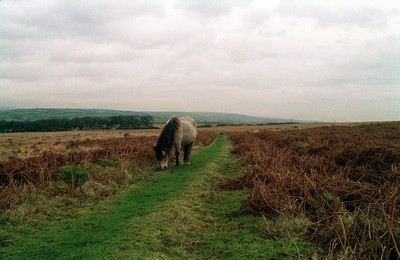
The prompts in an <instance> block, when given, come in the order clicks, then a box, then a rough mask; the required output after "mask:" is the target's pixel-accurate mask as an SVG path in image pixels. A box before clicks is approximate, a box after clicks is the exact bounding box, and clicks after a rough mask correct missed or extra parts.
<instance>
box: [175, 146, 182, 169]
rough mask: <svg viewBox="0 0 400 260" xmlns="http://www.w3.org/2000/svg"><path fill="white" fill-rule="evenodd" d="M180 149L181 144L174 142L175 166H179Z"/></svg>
mask: <svg viewBox="0 0 400 260" xmlns="http://www.w3.org/2000/svg"><path fill="white" fill-rule="evenodd" d="M180 149H181V145H180V144H179V145H177V144H175V159H176V162H175V166H179V150H180Z"/></svg>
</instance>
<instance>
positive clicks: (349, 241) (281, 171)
mask: <svg viewBox="0 0 400 260" xmlns="http://www.w3.org/2000/svg"><path fill="white" fill-rule="evenodd" d="M230 136H231V137H232V139H233V140H234V142H235V144H236V146H235V150H234V152H235V153H236V154H238V155H239V156H240V157H241V159H242V160H243V162H244V163H245V164H246V165H247V168H248V172H247V173H246V174H245V175H243V176H241V177H239V178H237V179H234V180H232V181H229V182H226V183H223V184H221V185H220V186H221V187H223V188H231V189H233V188H243V187H251V188H252V193H251V195H250V196H249V197H248V198H247V200H246V201H245V202H244V204H243V206H242V208H243V209H246V210H250V211H252V212H254V213H257V214H263V215H265V216H271V217H277V216H281V215H286V216H306V217H307V218H308V219H309V220H310V222H311V224H310V225H309V233H308V237H309V239H310V240H312V241H314V242H316V243H319V244H321V245H325V246H327V247H328V249H327V252H328V253H327V255H328V256H334V255H338V254H340V255H341V256H342V257H344V258H346V257H354V258H357V259H358V258H381V257H382V258H393V259H395V258H396V257H399V256H400V251H399V249H400V244H399V242H398V241H400V171H399V169H400V138H399V137H400V123H381V124H369V125H361V126H356V127H322V128H314V129H306V130H299V131H280V132H272V131H261V132H258V133H243V132H241V133H231V134H230Z"/></svg>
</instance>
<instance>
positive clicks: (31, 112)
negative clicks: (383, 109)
mask: <svg viewBox="0 0 400 260" xmlns="http://www.w3.org/2000/svg"><path fill="white" fill-rule="evenodd" d="M123 115H125V116H126V115H149V116H152V117H153V118H154V121H156V122H165V121H167V120H168V119H169V118H170V117H171V116H183V115H188V116H191V117H192V118H194V119H195V120H196V121H197V122H218V123H293V122H301V121H299V120H292V119H281V118H267V117H255V116H248V115H241V114H232V113H215V112H152V111H139V112H135V111H121V110H110V109H70V108H68V109H57V108H32V109H8V110H7V109H5V110H3V109H0V120H6V121H27V120H30V121H35V120H40V119H49V118H77V117H85V116H93V117H95V116H96V117H109V116H123Z"/></svg>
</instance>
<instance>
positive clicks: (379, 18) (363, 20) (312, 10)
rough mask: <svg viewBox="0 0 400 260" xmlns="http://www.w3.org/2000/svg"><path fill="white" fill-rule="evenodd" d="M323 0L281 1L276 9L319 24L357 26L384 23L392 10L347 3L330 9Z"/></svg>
mask: <svg viewBox="0 0 400 260" xmlns="http://www.w3.org/2000/svg"><path fill="white" fill-rule="evenodd" d="M324 3H325V2H319V3H318V4H315V3H311V4H310V3H306V2H304V3H299V2H294V3H293V2H291V3H286V2H281V3H280V5H279V6H278V7H277V8H276V10H277V11H278V12H279V13H280V14H281V15H285V16H291V17H301V18H306V19H311V20H315V21H317V23H318V24H319V25H321V26H358V27H364V28H368V27H381V26H384V25H386V23H387V17H388V14H391V13H393V11H385V10H382V9H380V8H379V7H376V5H375V6H374V7H369V6H368V4H366V5H362V6H351V4H350V3H349V4H348V5H347V4H342V5H338V8H336V9H332V8H329V7H327V6H326V5H324Z"/></svg>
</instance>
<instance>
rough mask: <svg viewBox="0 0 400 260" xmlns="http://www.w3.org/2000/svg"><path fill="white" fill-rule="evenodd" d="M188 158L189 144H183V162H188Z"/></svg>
mask: <svg viewBox="0 0 400 260" xmlns="http://www.w3.org/2000/svg"><path fill="white" fill-rule="evenodd" d="M188 159H189V145H185V146H183V163H184V164H186V163H188Z"/></svg>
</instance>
